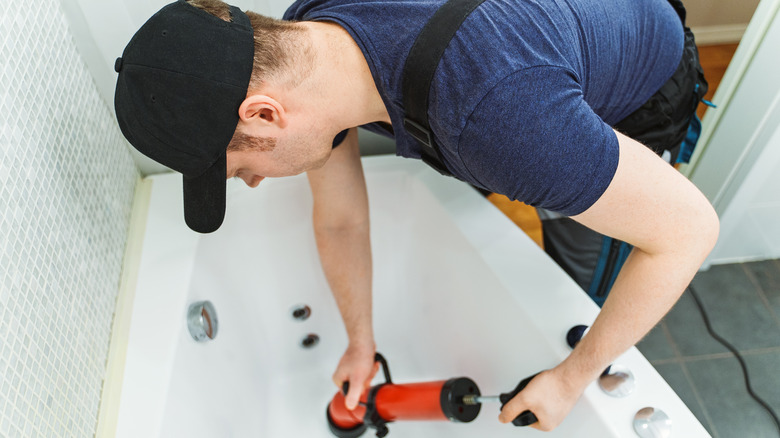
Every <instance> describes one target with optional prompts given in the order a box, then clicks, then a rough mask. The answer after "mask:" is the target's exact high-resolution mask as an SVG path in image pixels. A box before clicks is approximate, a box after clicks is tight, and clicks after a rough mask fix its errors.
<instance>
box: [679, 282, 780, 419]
mask: <svg viewBox="0 0 780 438" xmlns="http://www.w3.org/2000/svg"><path fill="white" fill-rule="evenodd" d="M688 289H689V290H690V291H691V296H693V300H694V301H695V302H696V307H698V308H699V312H700V313H701V316H702V318H704V325H705V326H707V331H708V332H709V333H710V335H712V337H713V338H715V340H716V341H718V342H720V343H721V344H723V346H724V347H726V348H728V349H729V351H731V354H733V355H734V357H736V358H737V360H738V361H739V365H740V366H741V367H742V375H743V376H745V387H747V392H748V394H750V396H751V397H753V400H755V401H757V402H758V404H760V405H761V406H762V407H763V408H764V409H766V411H767V412H769V415H771V416H772V419H773V420H774V421H775V425H776V426H777V430H778V432H780V419H778V418H777V413H775V411H774V410H773V409H772V407H771V406H769V405H768V404H767V402H765V401H764V400H762V399H761V398H760V397H759V396H757V395H756V393H755V392H753V388H752V387H751V386H750V377H748V370H747V364H745V360H744V359H742V355H740V354H739V351H737V349H736V348H734V346H733V345H731V344H729V343H728V342H727V341H726V340H725V339H723V338H722V337H720V335H718V334H717V333H715V331H714V330H713V329H712V326H711V325H710V318H709V317H708V316H707V312H706V311H705V310H704V306H702V305H701V301H700V300H699V297H698V294H697V293H696V291H695V290H694V289H693V285H692V284H689V285H688Z"/></svg>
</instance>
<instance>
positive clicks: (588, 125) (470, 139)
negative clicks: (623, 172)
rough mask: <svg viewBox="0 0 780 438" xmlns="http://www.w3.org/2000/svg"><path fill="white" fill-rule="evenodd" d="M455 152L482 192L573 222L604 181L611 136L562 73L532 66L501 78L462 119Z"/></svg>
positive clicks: (613, 145) (613, 147)
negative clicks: (564, 217) (530, 206)
mask: <svg viewBox="0 0 780 438" xmlns="http://www.w3.org/2000/svg"><path fill="white" fill-rule="evenodd" d="M458 151H459V154H460V157H461V159H462V160H463V164H464V166H465V167H466V169H467V170H468V171H469V172H470V173H471V177H472V178H474V180H475V181H476V182H478V183H479V184H480V185H482V186H483V187H485V188H487V189H488V190H491V191H493V192H497V193H501V194H504V195H506V196H508V197H509V198H512V199H517V200H520V201H522V202H525V203H527V204H530V205H533V206H535V207H542V208H545V209H548V210H552V211H557V212H560V213H562V214H565V215H568V216H573V215H576V214H579V213H582V212H583V211H585V210H587V209H588V208H589V207H590V206H591V205H593V203H595V202H596V201H597V200H598V199H599V197H601V195H602V194H603V193H604V191H605V190H606V189H607V186H609V183H610V182H611V181H612V177H613V176H614V174H615V170H616V169H617V163H618V154H619V149H618V141H617V136H616V135H615V133H614V131H613V130H612V128H611V127H610V126H608V125H607V124H606V123H604V122H603V121H602V120H601V118H600V117H599V116H598V115H597V114H595V113H594V112H593V110H592V109H591V108H590V106H589V105H588V104H587V103H586V102H585V100H584V99H583V93H582V89H581V86H580V85H579V82H578V80H577V78H576V77H575V76H574V74H573V73H571V72H570V71H568V70H566V69H563V68H560V67H552V66H549V67H548V66H543V67H532V68H528V69H524V70H520V71H517V72H515V73H513V74H512V75H510V76H507V77H506V78H504V79H503V80H502V81H501V82H500V83H498V84H497V85H496V86H495V87H493V88H492V89H491V91H490V92H488V94H487V95H485V97H484V98H483V99H482V100H481V101H480V103H479V104H478V105H477V106H476V107H475V109H474V111H473V112H472V113H471V115H470V116H469V119H468V120H467V122H466V125H465V128H464V129H463V132H462V133H461V136H460V141H459V143H458Z"/></svg>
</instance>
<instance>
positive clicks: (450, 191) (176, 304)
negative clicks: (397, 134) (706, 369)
mask: <svg viewBox="0 0 780 438" xmlns="http://www.w3.org/2000/svg"><path fill="white" fill-rule="evenodd" d="M363 165H364V168H365V169H366V170H367V171H382V170H386V171H393V172H399V171H400V172H404V173H406V174H407V175H409V176H411V177H413V178H416V179H418V180H419V181H420V182H421V183H422V184H423V185H424V186H425V187H426V188H427V189H428V190H430V192H431V194H432V195H433V196H434V197H435V198H436V199H437V200H438V201H439V202H440V203H441V206H442V207H443V208H444V209H445V210H446V211H447V212H448V214H450V215H451V216H452V215H453V214H454V215H455V216H454V217H452V220H453V222H454V224H455V225H456V226H457V227H458V228H459V229H461V231H463V230H464V229H467V230H468V235H466V237H467V240H468V242H469V243H470V244H471V245H472V246H473V247H474V249H475V252H477V253H478V254H479V255H480V256H481V257H482V258H483V259H484V260H485V261H486V262H487V263H488V264H490V265H491V266H492V267H494V268H495V269H496V271H495V274H496V275H497V277H498V278H499V281H500V282H501V283H502V284H503V285H504V286H505V287H506V288H507V290H508V291H509V292H510V295H512V296H514V297H516V298H517V297H519V296H520V295H518V294H522V292H523V291H522V286H518V285H517V277H516V275H513V274H511V273H508V271H509V270H511V268H510V269H509V270H508V269H507V268H508V265H507V264H508V263H509V262H508V261H507V260H508V259H511V260H512V261H511V263H510V264H516V263H518V262H521V261H522V260H525V259H529V260H534V259H536V258H538V256H539V255H544V253H543V252H542V250H541V249H539V248H538V246H537V245H536V244H535V243H534V242H533V241H532V240H531V239H530V238H529V237H528V236H527V235H525V233H523V232H522V231H521V230H519V228H517V227H516V225H515V224H514V223H513V222H512V221H511V220H510V219H509V218H507V217H506V216H504V215H503V214H502V213H501V212H500V211H498V210H497V209H495V207H494V206H492V204H490V203H489V201H487V200H485V199H484V198H483V197H482V196H481V195H480V194H478V193H477V192H476V191H473V190H471V189H470V188H468V187H467V186H464V183H462V182H460V181H457V180H454V179H452V178H442V177H441V176H439V175H438V174H436V173H435V172H433V171H432V170H430V169H429V168H427V167H426V166H425V165H424V164H422V163H420V162H419V161H417V160H401V159H400V158H398V157H393V156H376V157H370V158H365V157H364V158H363ZM167 178H171V179H173V178H177V181H178V180H180V177H178V175H177V174H161V175H155V176H152V177H150V178H148V180H149V185H150V187H151V185H152V184H153V182H155V181H159V180H163V179H167ZM304 178H305V177H304ZM269 182H271V181H269ZM234 183H235V184H239V183H240V182H234ZM241 184H242V183H241ZM234 187H235V186H234ZM177 188H178V190H176V189H177ZM228 190H230V188H229V189H228ZM159 191H163V192H171V193H168V194H169V195H170V196H171V197H165V194H164V193H163V194H161V193H160V192H159ZM173 192H175V193H173ZM149 198H150V199H149V201H148V203H147V205H146V210H147V211H146V212H147V214H146V215H145V218H146V232H145V233H144V234H143V235H141V236H140V239H139V240H143V243H142V253H143V254H141V259H142V260H140V262H139V269H138V271H139V272H138V274H139V275H140V272H141V270H143V269H144V267H148V266H152V267H154V268H155V269H157V270H159V269H160V267H159V266H158V265H159V262H160V258H159V256H160V254H162V255H169V254H170V247H171V246H172V247H173V248H175V249H177V251H179V250H181V251H187V248H190V249H192V251H189V254H188V255H186V256H184V257H183V258H184V260H181V261H178V262H177V263H175V266H173V269H171V267H170V266H165V270H164V272H165V275H166V276H159V275H158V276H157V278H156V280H157V283H160V282H162V283H166V281H167V280H168V278H167V276H170V277H174V278H175V277H176V274H172V271H177V270H178V272H179V274H180V275H183V276H184V278H190V274H191V272H192V265H193V262H194V253H195V251H194V249H195V247H196V246H197V242H198V240H199V236H200V235H199V234H197V233H194V232H191V231H190V230H189V229H188V228H187V227H186V225H185V224H184V220H183V217H182V215H181V203H182V200H181V188H180V185H173V184H167V183H162V182H161V184H155V185H154V187H153V190H151V193H150V196H149ZM161 198H162V199H165V200H166V201H167V202H165V203H161V201H160V199H161ZM171 200H173V201H174V202H175V203H174V204H173V205H172V203H171ZM155 205H157V206H161V205H162V206H163V207H164V210H165V211H166V212H168V213H167V214H160V213H159V212H157V210H155ZM485 220H487V222H483V221H485ZM174 222H175V223H174ZM477 224H482V225H481V226H476V225H477ZM485 224H487V225H485ZM163 225H165V226H167V228H165V227H163ZM491 225H492V226H491ZM161 227H162V228H164V229H165V230H166V231H165V232H164V234H162V235H161V234H159V233H160V228H161ZM507 227H509V228H507ZM510 228H511V229H513V230H515V231H512V233H511V236H509V237H507V236H506V235H505V234H503V232H504V231H505V230H509V229H510ZM150 231H151V233H150ZM155 232H156V233H158V234H157V235H154V233H155ZM464 234H466V232H464ZM160 237H164V239H165V241H166V245H165V247H166V248H168V249H167V250H164V249H163V250H162V251H161V250H160V248H154V249H153V251H156V252H157V253H158V254H157V257H158V258H157V259H155V257H152V260H151V261H150V260H148V258H149V257H147V259H146V260H144V255H145V254H146V253H147V251H149V250H150V247H151V246H155V245H146V242H149V241H154V240H156V239H155V238H160ZM156 246H162V245H156ZM529 248H533V249H532V250H531V249H529ZM518 255H519V256H520V258H519V259H518V258H517V256H518ZM511 257H515V258H514V259H512V258H511ZM541 265H542V266H541V268H542V269H541V271H542V272H546V273H547V274H548V275H551V276H552V277H554V278H546V280H550V282H549V284H548V283H545V285H544V288H545V289H548V291H546V292H548V294H546V295H545V294H535V295H534V294H531V295H532V296H530V297H529V296H526V295H522V297H523V300H524V301H523V302H524V303H526V304H527V305H529V306H538V305H543V304H545V303H547V304H549V301H550V296H551V295H550V293H551V294H552V296H557V297H559V298H560V297H561V296H563V297H566V298H567V299H569V300H574V301H575V304H577V305H571V306H567V307H568V308H558V309H555V313H556V315H557V317H561V316H563V317H565V318H567V319H571V320H576V321H578V322H579V323H584V324H590V323H592V321H593V319H595V315H596V314H597V313H598V307H597V306H596V305H595V304H594V303H593V302H592V301H591V300H590V299H589V298H588V297H587V296H586V295H585V294H571V293H570V290H571V288H572V287H576V284H575V283H574V282H573V280H571V279H570V278H568V277H567V276H565V274H562V271H561V270H560V268H559V267H558V266H557V265H555V264H554V263H553V262H551V261H550V262H549V263H542V264H541ZM137 280H138V279H137ZM157 283H154V282H152V283H151V284H154V286H155V287H162V288H163V290H165V291H166V292H167V293H166V294H165V296H163V297H157V300H156V302H155V303H156V304H155V305H156V306H157V307H163V308H167V309H182V314H184V312H185V310H186V302H187V296H188V294H187V291H188V290H189V284H187V283H186V282H180V283H179V284H176V283H175V282H173V283H171V282H170V281H167V283H168V284H164V285H163V286H160V285H159V284H157ZM513 283H514V284H513ZM144 286H145V285H144V284H142V281H140V280H139V281H138V283H137V284H136V287H137V289H138V290H143V288H144ZM567 291H569V292H567ZM160 300H162V301H164V302H163V303H162V304H161V303H160V302H159V301H160ZM570 304H571V303H570ZM135 307H136V306H135V305H134V306H133V311H135ZM138 307H141V306H138ZM147 307H148V305H147ZM545 308H547V307H542V309H545ZM550 314H551V313H550V311H540V312H533V313H532V318H531V319H533V323H534V325H535V326H537V327H539V328H540V329H541V330H544V331H547V330H549V329H550V327H555V331H556V343H555V344H554V345H552V346H553V347H554V349H555V354H556V355H557V356H558V358H559V359H560V360H563V358H565V356H566V355H568V353H569V349H568V346H567V345H566V343H565V336H564V335H565V333H560V335H561V336H557V331H558V330H559V327H557V326H556V325H555V324H553V318H550ZM131 318H132V317H131ZM169 319H173V321H169V320H166V321H165V322H164V324H165V326H166V327H170V328H171V330H169V331H168V332H166V331H165V328H163V329H162V330H156V331H158V332H161V333H166V334H165V335H164V336H159V335H158V336H157V338H153V339H154V341H155V342H158V343H160V344H161V345H162V347H161V348H158V349H157V350H156V352H155V354H157V355H158V358H159V359H160V360H161V362H162V364H163V366H164V368H165V369H162V370H161V369H160V367H156V368H155V376H153V377H154V379H156V382H157V385H156V386H155V382H154V381H153V382H143V384H145V385H147V386H148V387H150V388H152V389H153V390H154V392H155V394H156V395H157V396H159V397H156V399H157V400H152V403H147V404H145V405H144V410H143V412H145V413H146V414H148V416H147V415H146V414H144V418H145V420H144V423H146V425H145V426H146V429H145V430H147V432H148V433H146V434H145V436H153V437H156V436H159V435H160V431H161V430H162V424H163V422H162V415H163V411H164V409H165V403H166V401H167V398H168V397H167V393H168V389H169V388H168V385H165V383H166V382H168V381H169V380H170V374H171V372H172V371H173V366H174V357H175V351H176V348H175V345H176V342H177V340H178V337H179V334H180V333H181V332H182V331H183V330H185V327H184V325H183V324H179V323H180V321H178V320H175V318H169ZM131 332H132V329H131ZM132 336H133V335H132V333H131V334H130V337H128V344H127V345H125V346H124V347H125V350H126V352H130V350H132V349H133V348H131V345H130V343H132V340H131V338H132ZM557 337H560V340H558V339H557ZM166 346H167V347H166ZM144 347H147V346H144ZM129 357H131V355H130V354H129V353H128V354H127V355H126V357H125V358H126V359H127V358H129ZM142 362H143V361H142ZM618 362H619V363H621V364H625V365H628V366H630V367H631V369H632V371H633V372H634V373H635V375H638V376H641V378H642V380H645V379H646V380H645V382H643V383H652V384H656V386H657V384H663V385H665V387H663V388H660V392H658V391H656V390H653V392H652V397H651V398H650V401H649V402H648V401H646V399H645V400H641V399H637V398H636V397H635V398H633V399H631V400H626V399H612V398H610V397H609V396H607V395H605V394H603V393H601V392H600V390H599V389H598V386H597V384H596V383H595V382H594V383H592V384H591V385H589V387H588V388H587V389H586V391H585V393H584V397H583V399H584V400H586V401H585V402H586V403H589V404H593V405H594V406H597V407H596V411H597V413H604V412H610V413H611V412H612V410H613V409H615V410H617V411H621V412H622V411H627V410H629V409H634V405H638V404H642V405H647V404H648V403H654V404H655V405H656V406H658V405H659V403H658V401H662V402H664V403H666V404H661V405H660V407H662V408H664V409H665V410H666V411H667V412H671V413H672V414H673V416H675V417H678V419H677V421H676V424H677V427H676V430H677V431H678V432H679V431H680V426H679V424H680V420H682V418H679V417H682V416H685V417H690V418H688V419H692V420H693V422H695V423H696V424H693V425H691V424H690V422H689V421H686V422H685V423H684V424H687V425H688V426H689V427H691V428H693V429H695V432H697V433H696V434H694V435H690V436H709V435H708V434H706V430H705V429H704V428H703V426H702V425H701V423H700V422H699V421H698V420H697V419H696V418H695V417H694V416H693V414H692V413H691V411H690V409H689V408H688V407H687V406H686V405H685V404H684V403H683V402H682V401H681V400H680V399H679V396H677V395H676V393H674V391H673V390H672V389H671V388H669V386H668V384H666V382H665V381H664V380H663V379H662V378H661V377H660V375H659V374H658V373H657V371H656V370H655V369H654V368H653V367H652V366H651V365H650V363H649V362H648V361H647V359H645V358H644V356H642V355H641V353H639V351H638V350H636V348H635V347H632V348H631V349H629V351H628V352H627V353H625V354H624V355H622V356H620V357H619V358H618V360H617V361H616V363H618ZM126 365H127V364H126V363H123V366H125V367H126ZM126 369H127V368H125V370H126ZM646 373H651V375H649V376H648V375H647V374H646ZM161 376H162V377H161ZM646 376H647V377H646ZM126 379H127V373H126V372H125V373H124V375H123V376H122V383H121V384H120V385H119V386H120V387H123V386H125V385H124V380H126ZM126 388H127V387H126ZM129 389H131V390H130V391H122V394H121V397H120V399H119V405H120V406H119V408H120V409H119V412H118V414H117V421H116V424H115V428H114V430H112V431H111V434H110V435H99V436H121V437H124V436H133V435H121V433H126V432H121V431H120V430H119V429H118V428H119V427H120V426H122V421H123V420H122V417H123V415H122V409H121V408H122V402H123V400H125V398H126V396H128V393H130V392H135V393H136V397H138V395H137V393H138V392H139V391H140V392H143V390H142V389H139V387H138V385H137V382H134V384H133V386H132V387H130V388H129ZM149 398H150V397H149V395H148V394H145V397H144V401H147V402H148V401H149ZM626 401H628V402H629V403H628V405H630V407H626V406H625V405H626V404H627V403H626ZM138 403H139V399H138V398H137V399H136V400H134V404H135V406H137V405H138ZM669 404H671V405H669ZM135 406H134V407H135ZM640 407H642V406H640ZM679 408H682V409H684V411H683V412H682V413H683V415H678V409H679ZM634 412H635V410H634ZM125 414H127V412H125ZM127 415H130V414H127ZM600 416H601V417H602V418H603V417H604V416H603V415H600ZM132 418H137V417H132ZM621 418H622V417H621ZM124 421H126V422H129V421H130V420H128V419H127V418H126V419H125V420H124ZM602 421H603V423H604V424H605V427H606V428H608V429H609V430H610V431H611V432H612V433H613V435H614V436H621V435H622V434H624V433H625V431H626V430H625V428H624V426H623V425H622V423H621V422H620V421H614V420H613V421H609V420H607V419H603V420H602ZM130 422H131V421H130ZM698 432H702V433H698Z"/></svg>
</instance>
